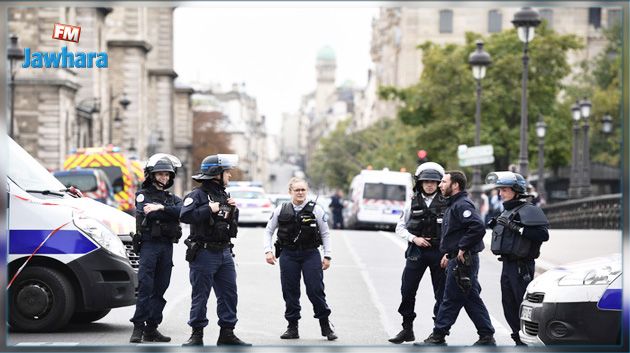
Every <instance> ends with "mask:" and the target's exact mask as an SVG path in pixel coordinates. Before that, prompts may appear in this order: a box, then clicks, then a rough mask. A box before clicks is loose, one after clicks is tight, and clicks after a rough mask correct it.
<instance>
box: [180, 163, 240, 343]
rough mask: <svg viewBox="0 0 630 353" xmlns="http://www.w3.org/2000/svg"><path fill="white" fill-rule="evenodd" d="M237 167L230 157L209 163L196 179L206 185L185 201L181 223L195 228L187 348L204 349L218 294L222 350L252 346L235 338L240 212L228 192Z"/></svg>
mask: <svg viewBox="0 0 630 353" xmlns="http://www.w3.org/2000/svg"><path fill="white" fill-rule="evenodd" d="M237 161H238V156H236V155H226V154H219V155H211V156H208V157H206V158H204V160H203V161H202V162H201V168H200V169H201V173H200V174H198V175H195V176H193V180H195V181H198V182H201V185H200V186H199V187H197V188H195V189H194V190H193V191H192V192H191V193H189V194H188V195H186V197H185V198H184V206H183V207H182V212H181V221H182V222H184V223H188V224H190V236H189V238H188V239H187V240H186V245H187V246H188V250H187V251H186V260H187V261H188V262H189V263H190V284H191V285H192V295H191V296H192V305H191V308H190V320H188V325H190V326H191V327H192V335H191V336H190V338H189V339H188V341H187V342H186V343H184V344H183V345H184V346H203V328H204V327H206V326H207V325H208V318H207V316H206V312H207V306H206V305H207V303H208V297H209V296H210V290H211V289H213V288H214V293H215V295H216V297H217V316H218V317H219V322H218V324H219V326H220V327H221V330H220V333H219V339H218V340H217V345H241V346H251V344H248V343H245V342H243V341H241V340H240V339H239V338H238V337H236V335H235V334H234V327H235V326H236V321H238V320H237V318H236V305H237V302H238V296H237V293H236V269H235V267H234V259H233V256H232V246H233V245H232V243H231V238H235V237H236V232H237V221H238V209H237V208H236V201H235V200H234V199H232V198H231V197H230V196H229V195H228V194H227V193H226V192H225V186H226V185H227V184H228V182H229V181H230V178H231V177H232V174H230V169H232V168H234V167H235V166H236V162H237Z"/></svg>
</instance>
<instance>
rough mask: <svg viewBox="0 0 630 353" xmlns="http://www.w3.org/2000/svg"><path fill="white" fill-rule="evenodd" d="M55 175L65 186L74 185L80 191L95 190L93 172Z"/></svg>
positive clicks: (95, 184)
mask: <svg viewBox="0 0 630 353" xmlns="http://www.w3.org/2000/svg"><path fill="white" fill-rule="evenodd" d="M55 177H56V178H57V179H59V181H60V182H62V183H63V184H64V185H65V186H66V187H70V186H74V187H75V188H77V189H79V190H81V191H96V188H97V186H98V185H97V183H96V176H94V174H66V175H56V176H55Z"/></svg>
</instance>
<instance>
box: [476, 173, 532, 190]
mask: <svg viewBox="0 0 630 353" xmlns="http://www.w3.org/2000/svg"><path fill="white" fill-rule="evenodd" d="M486 184H494V185H495V186H496V187H506V188H511V189H512V190H514V192H515V193H517V194H525V192H526V187H527V181H525V178H523V176H522V175H520V174H518V173H514V172H508V171H505V172H492V173H490V174H488V176H486Z"/></svg>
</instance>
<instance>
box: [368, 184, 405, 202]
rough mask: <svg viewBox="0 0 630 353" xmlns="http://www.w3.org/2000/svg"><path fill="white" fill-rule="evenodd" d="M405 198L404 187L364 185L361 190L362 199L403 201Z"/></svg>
mask: <svg viewBox="0 0 630 353" xmlns="http://www.w3.org/2000/svg"><path fill="white" fill-rule="evenodd" d="M406 197H407V188H406V187H405V185H392V184H374V183H366V184H365V188H364V189H363V198H364V199H376V200H392V201H405V199H406Z"/></svg>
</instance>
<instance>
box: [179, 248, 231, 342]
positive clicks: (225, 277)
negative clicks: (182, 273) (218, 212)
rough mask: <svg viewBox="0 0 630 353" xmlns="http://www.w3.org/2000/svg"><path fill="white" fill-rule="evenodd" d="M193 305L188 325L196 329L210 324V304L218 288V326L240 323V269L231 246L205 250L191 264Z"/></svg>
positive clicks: (229, 326) (224, 326)
mask: <svg viewBox="0 0 630 353" xmlns="http://www.w3.org/2000/svg"><path fill="white" fill-rule="evenodd" d="M189 267H190V284H191V285H192V294H191V298H192V304H191V308H190V319H189V320H188V325H189V326H191V327H192V328H202V327H206V326H208V318H207V316H206V314H207V310H208V308H207V304H208V297H210V291H211V289H213V288H214V295H215V296H216V297H217V316H218V317H219V321H218V322H217V323H218V325H219V326H220V327H222V328H232V329H233V328H234V326H236V321H238V320H237V318H236V304H237V303H238V296H237V294H236V269H235V267H234V258H232V253H231V252H230V248H229V247H228V248H225V249H221V250H208V249H201V250H199V253H198V254H197V257H196V258H195V260H194V261H193V262H191V263H189Z"/></svg>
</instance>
